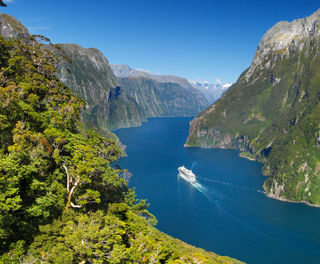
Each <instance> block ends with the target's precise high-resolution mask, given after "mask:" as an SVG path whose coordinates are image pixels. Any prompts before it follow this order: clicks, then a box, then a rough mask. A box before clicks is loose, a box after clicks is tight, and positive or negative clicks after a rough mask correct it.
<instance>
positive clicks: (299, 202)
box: [265, 192, 320, 208]
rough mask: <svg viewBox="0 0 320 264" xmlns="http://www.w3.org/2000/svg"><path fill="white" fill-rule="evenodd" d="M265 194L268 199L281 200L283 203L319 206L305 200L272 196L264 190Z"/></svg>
mask: <svg viewBox="0 0 320 264" xmlns="http://www.w3.org/2000/svg"><path fill="white" fill-rule="evenodd" d="M265 195H266V196H267V197H268V198H269V199H273V200H277V201H281V202H285V203H295V204H305V205H307V206H310V207H315V208H320V205H317V204H311V203H308V202H306V201H291V200H288V199H286V198H281V197H276V196H273V195H272V194H268V193H266V192H265Z"/></svg>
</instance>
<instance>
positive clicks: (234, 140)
mask: <svg viewBox="0 0 320 264" xmlns="http://www.w3.org/2000/svg"><path fill="white" fill-rule="evenodd" d="M319 101H320V10H319V11H317V12H315V13H314V14H313V15H311V16H310V17H307V18H304V19H299V20H295V21H293V22H291V23H289V22H280V23H278V24H276V25H275V26H274V27H273V28H271V29H270V30H269V31H268V32H267V33H266V34H265V35H264V37H263V38H262V40H261V42H260V44H259V46H258V49H257V52H256V54H255V57H254V59H253V62H252V64H251V66H250V67H249V68H248V69H247V70H246V71H244V72H243V73H242V75H241V76H240V77H239V79H238V81H237V83H236V84H234V85H233V86H232V87H231V88H230V89H229V90H228V91H227V92H226V93H225V94H224V95H223V96H222V98H221V99H220V100H218V101H217V102H216V103H214V104H213V105H211V106H210V107H209V108H208V109H206V110H205V111H204V112H202V113H201V114H200V115H199V116H197V118H195V119H194V120H193V121H192V122H191V123H190V132H189V137H188V139H187V143H186V146H200V147H206V148H212V147H213V148H233V149H240V150H242V151H248V152H250V154H251V155H253V156H254V157H255V158H256V159H258V160H259V161H262V162H263V163H264V167H263V172H264V173H265V174H266V175H269V176H270V177H268V178H267V180H266V182H265V183H264V188H265V190H266V192H267V194H268V195H269V196H270V197H273V198H276V199H281V200H290V201H297V202H305V203H308V204H312V205H320V187H319V186H320V139H319V135H320V103H319Z"/></svg>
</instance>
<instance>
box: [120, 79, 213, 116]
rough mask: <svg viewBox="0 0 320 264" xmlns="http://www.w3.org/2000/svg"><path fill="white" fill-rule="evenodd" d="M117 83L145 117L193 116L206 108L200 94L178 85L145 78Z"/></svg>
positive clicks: (122, 80) (206, 104)
mask: <svg viewBox="0 0 320 264" xmlns="http://www.w3.org/2000/svg"><path fill="white" fill-rule="evenodd" d="M119 83H120V86H121V87H122V88H123V90H124V92H125V93H126V94H128V95H129V96H130V97H133V98H135V100H136V101H137V102H138V104H139V106H140V107H141V108H142V109H143V111H144V113H145V114H146V116H147V117H159V116H194V115H197V114H198V113H200V111H202V110H203V109H204V108H205V107H206V106H208V102H207V100H206V99H205V98H204V96H203V95H202V94H201V93H199V92H198V91H197V90H195V89H192V88H190V89H186V88H184V87H182V86H181V85H180V84H178V83H172V82H158V81H155V80H153V79H149V78H145V77H126V78H119Z"/></svg>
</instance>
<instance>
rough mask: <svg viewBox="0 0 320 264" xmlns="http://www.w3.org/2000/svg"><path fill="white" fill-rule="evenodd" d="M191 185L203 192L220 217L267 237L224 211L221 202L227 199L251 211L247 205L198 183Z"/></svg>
mask: <svg viewBox="0 0 320 264" xmlns="http://www.w3.org/2000/svg"><path fill="white" fill-rule="evenodd" d="M197 178H199V177H197ZM191 184H192V186H193V187H194V188H195V189H197V190H198V191H199V192H201V193H202V194H203V195H204V196H205V197H206V198H207V199H208V201H209V202H210V203H211V204H213V205H215V207H216V209H217V210H218V211H219V213H220V215H224V216H225V217H227V218H228V219H229V220H230V222H232V223H233V224H240V225H243V226H245V227H247V228H249V229H251V230H253V231H254V232H256V233H258V234H259V235H261V236H264V237H267V235H266V234H264V233H262V232H261V231H259V230H257V229H256V228H254V227H253V226H251V225H250V224H248V223H246V222H245V221H242V220H240V219H239V218H237V217H235V216H234V215H232V214H231V213H230V212H228V211H227V210H226V209H224V208H223V207H222V205H221V201H222V200H224V199H226V200H229V201H231V202H232V203H234V204H235V205H237V206H239V207H242V208H246V209H249V210H250V208H247V207H246V206H245V205H243V204H241V203H239V202H237V201H235V200H234V199H231V198H230V197H228V196H226V195H225V194H223V193H222V192H220V191H218V190H216V189H214V188H212V187H209V186H205V185H203V184H201V183H200V182H198V181H196V182H193V183H191ZM240 187H242V186H240ZM244 188H245V189H246V187H244ZM247 189H250V188H247ZM250 190H253V189H250Z"/></svg>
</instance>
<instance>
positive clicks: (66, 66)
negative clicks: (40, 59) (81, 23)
mask: <svg viewBox="0 0 320 264" xmlns="http://www.w3.org/2000/svg"><path fill="white" fill-rule="evenodd" d="M58 46H59V47H60V48H62V50H63V51H64V56H66V57H67V58H69V59H70V60H71V63H70V62H68V61H65V62H64V63H63V64H61V65H60V67H59V69H58V78H59V79H60V80H61V81H62V82H63V83H64V84H65V85H66V86H68V87H69V88H70V89H71V90H72V91H74V92H75V93H77V94H78V95H79V96H80V97H81V98H82V99H83V100H85V101H86V103H87V107H86V109H85V110H84V112H83V119H84V121H85V123H89V124H90V123H92V124H94V125H95V126H97V127H98V128H102V129H117V128H121V127H130V126H138V125H141V122H142V121H145V120H146V119H145V115H144V113H143V111H142V110H141V109H140V107H139V106H138V104H137V103H136V101H135V100H134V99H133V98H131V97H129V96H128V95H126V94H125V93H123V90H122V88H121V87H120V86H119V83H118V80H117V78H116V77H115V76H114V74H113V72H112V70H111V68H110V66H109V62H108V60H107V59H106V58H105V57H104V55H103V54H102V53H101V52H100V51H99V50H97V49H93V48H90V49H85V48H82V47H80V46H78V45H74V44H59V45H58Z"/></svg>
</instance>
